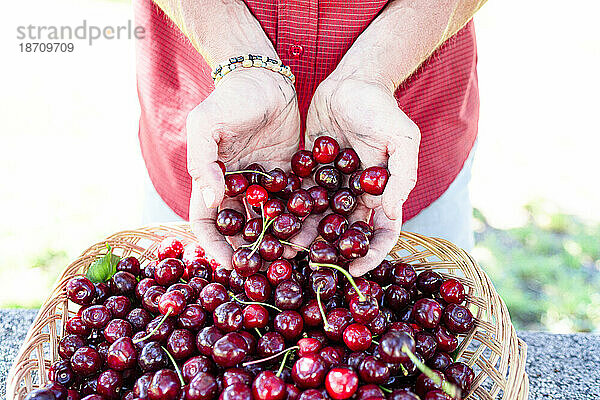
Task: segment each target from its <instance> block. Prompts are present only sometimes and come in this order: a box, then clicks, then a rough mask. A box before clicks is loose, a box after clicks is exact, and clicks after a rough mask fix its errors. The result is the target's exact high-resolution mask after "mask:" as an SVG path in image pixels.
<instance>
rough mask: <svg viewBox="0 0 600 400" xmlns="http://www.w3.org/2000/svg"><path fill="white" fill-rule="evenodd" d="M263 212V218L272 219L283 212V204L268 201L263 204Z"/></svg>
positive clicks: (277, 201)
mask: <svg viewBox="0 0 600 400" xmlns="http://www.w3.org/2000/svg"><path fill="white" fill-rule="evenodd" d="M286 179H287V178H286ZM263 210H264V214H265V215H264V217H265V218H268V219H274V218H275V217H276V216H278V215H279V214H282V213H283V212H284V211H285V203H284V202H283V201H281V200H279V199H269V200H267V202H266V203H265V205H264V207H263ZM261 230H262V227H261Z"/></svg>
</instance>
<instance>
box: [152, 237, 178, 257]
mask: <svg viewBox="0 0 600 400" xmlns="http://www.w3.org/2000/svg"><path fill="white" fill-rule="evenodd" d="M157 255H158V259H159V260H161V261H162V260H164V259H166V258H181V256H182V255H183V243H181V240H179V239H178V238H176V237H173V236H169V237H166V238H164V239H163V240H162V241H161V242H160V244H159V245H158V249H157Z"/></svg>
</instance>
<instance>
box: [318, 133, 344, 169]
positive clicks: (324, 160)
mask: <svg viewBox="0 0 600 400" xmlns="http://www.w3.org/2000/svg"><path fill="white" fill-rule="evenodd" d="M339 152H340V145H339V144H338V142H337V141H336V140H335V139H334V138H332V137H329V136H319V137H318V138H317V140H315V144H314V145H313V150H312V155H313V158H314V159H315V161H317V162H318V163H321V164H329V163H330V162H333V160H335V158H336V157H337V155H338V153H339Z"/></svg>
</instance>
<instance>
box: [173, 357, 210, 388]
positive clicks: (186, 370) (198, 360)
mask: <svg viewBox="0 0 600 400" xmlns="http://www.w3.org/2000/svg"><path fill="white" fill-rule="evenodd" d="M214 369H215V365H214V363H213V362H212V360H210V359H209V358H208V357H205V356H195V357H192V358H189V359H188V360H187V361H186V362H185V363H183V366H182V367H181V375H182V376H183V380H184V382H186V383H190V381H191V380H192V379H193V378H194V376H196V375H198V373H200V372H206V373H209V374H210V373H213V372H214Z"/></svg>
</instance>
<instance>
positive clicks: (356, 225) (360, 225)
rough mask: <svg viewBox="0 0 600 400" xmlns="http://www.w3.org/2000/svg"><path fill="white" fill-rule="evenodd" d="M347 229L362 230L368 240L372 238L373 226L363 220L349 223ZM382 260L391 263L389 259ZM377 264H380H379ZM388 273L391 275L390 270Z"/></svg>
mask: <svg viewBox="0 0 600 400" xmlns="http://www.w3.org/2000/svg"><path fill="white" fill-rule="evenodd" d="M348 229H356V230H357V231H359V232H362V233H363V234H364V235H365V236H366V237H367V239H369V240H371V239H372V238H373V227H372V226H371V225H369V224H367V223H366V222H364V221H356V222H353V223H352V225H350V226H349V227H348ZM384 262H385V263H387V265H391V264H390V263H389V261H385V260H384V261H382V264H383V263H384ZM379 265H381V264H379ZM389 274H390V275H391V271H390V272H389ZM390 275H388V279H389V276H390ZM379 283H381V282H379Z"/></svg>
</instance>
